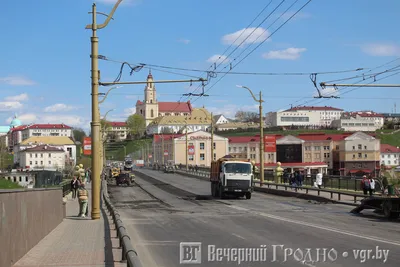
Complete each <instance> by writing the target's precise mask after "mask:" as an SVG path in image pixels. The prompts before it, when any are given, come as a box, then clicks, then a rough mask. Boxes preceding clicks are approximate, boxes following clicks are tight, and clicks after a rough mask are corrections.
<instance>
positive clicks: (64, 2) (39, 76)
mask: <svg viewBox="0 0 400 267" xmlns="http://www.w3.org/2000/svg"><path fill="white" fill-rule="evenodd" d="M114 2H115V0H102V1H100V0H99V1H97V2H96V3H97V9H98V11H99V12H105V13H109V12H110V10H111V9H112V6H113V3H114ZM294 2H295V0H286V1H284V2H283V4H282V5H281V6H280V8H278V9H277V10H276V11H275V12H274V13H273V14H272V15H271V16H270V17H269V18H268V19H266V20H265V22H264V23H263V24H261V25H260V26H259V28H257V27H258V24H259V23H261V21H262V20H264V19H265V18H266V17H267V15H268V14H269V13H271V12H272V11H273V9H274V8H275V7H277V6H278V4H280V3H281V0H273V1H272V2H271V4H270V6H269V7H268V8H267V9H266V10H265V11H264V12H263V13H262V14H261V15H260V16H259V17H258V19H256V20H255V22H254V23H253V25H251V27H250V28H248V29H246V27H247V26H248V25H249V23H250V22H251V21H252V20H253V19H254V18H255V17H256V16H257V15H258V13H259V12H260V11H261V10H262V9H263V8H264V7H265V6H266V4H268V3H269V0H268V1H266V0H250V1H232V0H218V1H216V0H202V1H188V0H171V1H165V0H131V1H129V0H124V1H123V4H121V5H120V7H119V8H118V10H117V11H116V13H115V14H114V18H115V20H112V21H111V22H110V23H109V25H108V26H107V27H106V28H104V29H102V30H99V31H98V36H99V54H101V55H104V56H106V57H108V58H110V59H113V60H115V61H118V62H121V61H127V62H130V63H132V64H135V63H146V64H149V65H151V64H153V65H161V66H168V67H174V68H183V69H198V70H212V68H211V69H209V67H210V65H212V61H213V58H214V59H215V58H218V57H219V56H218V55H222V56H227V55H229V54H231V55H229V57H228V58H227V60H226V61H225V62H223V64H219V63H221V60H219V61H218V62H217V64H216V65H219V66H218V68H217V69H216V70H215V71H217V72H218V71H227V70H229V68H230V63H229V62H233V63H232V66H234V68H233V69H232V70H231V72H251V73H253V72H257V73H291V72H301V73H311V72H327V71H341V70H355V69H357V68H365V70H364V71H358V72H349V73H340V74H324V75H323V74H318V75H317V82H318V83H319V82H323V81H331V80H338V79H342V78H347V77H350V78H351V77H354V76H357V75H362V73H363V72H367V71H369V72H368V73H367V74H369V75H370V74H375V73H378V72H382V71H385V70H387V69H390V68H394V67H396V66H399V65H400V60H398V61H394V62H392V63H390V64H387V65H385V66H383V67H381V68H377V69H373V68H375V67H377V66H380V65H383V64H384V63H387V62H390V61H392V60H395V59H396V58H398V57H400V37H399V35H398V30H397V29H396V28H397V25H399V24H400V17H399V16H398V10H400V1H397V0H386V1H379V0H352V1H348V0H324V1H321V0H313V1H311V2H310V3H309V4H308V5H307V6H306V7H305V8H304V9H303V10H302V11H301V12H300V13H298V14H297V15H296V16H295V17H294V18H293V19H292V20H290V21H289V22H288V23H287V24H286V25H284V26H283V27H282V28H280V29H279V30H277V31H276V33H274V34H273V35H272V36H271V37H270V38H268V36H269V34H270V33H272V32H274V31H275V30H276V29H277V28H278V27H279V26H280V25H281V24H282V23H283V22H284V21H285V20H286V19H287V18H289V17H290V16H291V15H292V14H294V12H295V11H297V10H298V9H299V8H300V7H301V6H302V5H304V4H305V3H306V2H307V0H298V1H297V3H296V4H295V5H294V6H293V7H292V8H291V9H289V11H288V12H287V13H284V11H285V10H286V9H287V8H288V7H289V6H290V5H291V4H292V3H294ZM350 2H351V4H350ZM0 5H1V9H2V16H0V24H1V25H5V27H2V36H3V38H2V45H1V47H2V49H1V50H0V59H1V60H0V98H1V99H0V121H1V122H0V124H4V125H7V124H8V123H9V121H10V118H11V117H12V116H13V114H15V113H17V114H18V116H19V117H20V119H21V120H22V122H23V123H30V122H41V123H57V122H58V123H61V122H63V123H66V124H69V125H71V126H79V127H83V128H85V129H88V128H89V123H90V120H91V115H90V112H91V108H90V105H91V98H90V58H89V55H90V35H91V32H90V31H89V30H85V26H86V24H89V23H90V22H91V16H90V15H89V14H88V11H90V10H91V5H92V1H91V0H57V1H55V0H38V1H32V0H19V1H11V0H7V1H2V3H1V4H0ZM21 7H24V8H21ZM281 15H282V16H281ZM276 19H278V20H277V21H276V22H275V24H273V25H272V26H270V25H271V24H272V23H273V22H274V20H276ZM103 20H104V17H103V16H100V15H99V16H98V21H99V22H102V21H103ZM269 26H270V28H269V29H268V31H265V29H267V28H268V27H269ZM242 31H243V33H242ZM240 33H242V35H241V36H240V37H239V38H238V36H239V35H240ZM250 33H252V34H251V35H250ZM248 36H249V37H248ZM246 37H248V38H247V40H245V38H246ZM237 38H238V39H237ZM257 38H258V39H257ZM236 39H237V41H236V43H233V41H235V40H236ZM264 40H266V41H265V42H264V43H263V44H262V45H261V46H260V47H258V48H257V49H256V50H255V51H254V52H252V53H251V54H249V56H248V57H247V58H246V59H244V60H243V61H242V62H241V63H240V64H237V65H236V63H237V62H239V61H240V60H241V59H242V58H243V57H244V56H245V55H247V54H248V53H249V52H250V51H251V50H253V48H254V47H256V46H257V45H258V44H260V41H264ZM241 41H243V43H242V45H240V46H239V47H238V45H239V44H240V43H241ZM232 43H233V45H232V46H230V45H231V44H232ZM227 48H229V50H228V51H227V52H226V53H225V54H223V52H224V51H225V50H226V49H227ZM234 49H236V50H235V51H234V52H232V51H233V50H234ZM231 52H232V53H231ZM215 55H217V56H215ZM149 65H146V67H149ZM99 67H100V70H101V79H102V81H113V80H114V79H115V78H116V77H117V75H118V73H119V69H120V63H116V62H111V61H100V62H99ZM368 68H369V69H368ZM160 70H163V71H160ZM166 70H167V71H172V72H178V73H182V74H185V75H191V76H195V77H206V75H205V72H191V71H182V70H172V69H164V68H160V67H154V66H153V68H152V73H153V76H154V78H155V79H156V80H166V79H190V78H188V77H187V76H182V75H176V74H171V73H167V72H165V71H166ZM148 71H149V69H148V68H143V69H142V70H141V71H139V72H135V73H134V74H133V75H132V76H130V75H129V70H128V69H125V71H124V72H123V76H122V79H121V81H143V80H145V79H146V77H147V74H148ZM399 71H400V70H399ZM396 73H397V72H394V71H392V72H385V73H383V74H380V75H377V76H376V79H381V78H384V77H386V76H389V75H391V74H396ZM222 76H224V74H221V73H217V77H215V78H212V79H211V80H210V81H209V84H208V85H207V86H206V87H205V90H208V91H207V94H209V95H210V96H208V97H202V98H198V97H192V98H191V99H190V100H191V101H192V102H193V103H194V104H193V105H194V106H203V105H204V106H205V107H206V108H208V109H209V110H210V111H212V112H214V113H224V114H226V115H228V116H233V114H234V113H235V112H236V111H237V110H239V109H243V110H249V111H256V110H257V108H256V105H255V102H254V100H252V98H251V96H250V95H249V93H248V92H247V91H245V90H244V89H240V88H237V87H236V85H237V84H242V85H245V86H248V87H250V88H251V89H253V90H254V92H256V93H258V92H259V91H260V90H261V91H262V93H263V97H264V99H265V101H266V102H265V104H264V110H265V112H269V111H278V110H281V109H284V108H288V107H290V105H291V104H293V105H294V106H295V105H304V104H306V105H329V106H334V107H339V108H343V109H345V110H351V111H355V110H366V109H368V110H374V111H377V112H392V111H393V107H394V104H395V103H396V102H397V106H398V108H397V110H400V101H399V99H400V91H399V90H398V89H397V88H359V89H355V90H353V91H349V89H350V88H341V87H339V88H338V89H339V91H333V90H332V89H331V88H329V89H325V90H326V91H323V93H324V94H325V95H332V94H336V95H339V96H341V98H340V99H314V98H313V95H314V94H315V93H316V89H315V87H314V86H313V84H312V83H311V81H310V78H309V75H299V76H292V75H272V76H271V75H250V74H247V75H237V74H227V75H225V76H224V77H223V78H222V79H221V80H220V81H219V82H217V81H218V80H219V79H220V78H221V77H222ZM366 77H370V79H369V80H366V81H365V83H368V82H372V81H373V78H371V77H372V76H366ZM399 77H400V75H399V74H397V75H394V76H392V77H389V78H386V79H383V80H382V81H377V83H400V79H399ZM216 82H217V83H216ZM340 82H341V83H349V84H354V83H356V82H360V78H353V79H349V80H344V81H340ZM338 83H339V82H338ZM214 84H215V85H214ZM197 85H198V84H193V85H192V87H190V86H189V84H178V83H177V84H158V85H157V93H158V100H159V101H178V100H181V101H186V100H188V98H187V97H182V96H181V94H183V93H188V92H192V91H193V90H194V89H195V88H196V87H197ZM143 88H144V86H143V85H124V86H123V87H121V88H119V89H117V90H114V91H112V93H111V94H110V96H109V97H108V98H107V100H106V101H105V102H104V103H103V104H102V105H101V112H102V114H104V113H105V112H107V111H108V110H110V109H115V110H114V111H113V112H110V113H109V115H108V117H107V118H108V119H110V120H125V119H126V117H127V116H128V115H129V114H132V111H134V109H133V107H134V105H135V103H136V101H137V100H138V99H141V100H142V99H143ZM107 89H108V88H104V87H102V88H100V91H101V92H104V91H106V90H107ZM342 94H343V95H342ZM357 98H360V99H357Z"/></svg>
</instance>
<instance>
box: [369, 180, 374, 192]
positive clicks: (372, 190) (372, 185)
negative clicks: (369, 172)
mask: <svg viewBox="0 0 400 267" xmlns="http://www.w3.org/2000/svg"><path fill="white" fill-rule="evenodd" d="M369 185H370V186H369V187H370V188H369V195H370V196H372V195H373V194H374V193H375V180H374V178H372V177H371V178H369Z"/></svg>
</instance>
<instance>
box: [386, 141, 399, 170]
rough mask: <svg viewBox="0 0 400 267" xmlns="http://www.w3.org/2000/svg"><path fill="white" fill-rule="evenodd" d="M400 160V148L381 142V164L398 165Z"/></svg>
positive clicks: (387, 165)
mask: <svg viewBox="0 0 400 267" xmlns="http://www.w3.org/2000/svg"><path fill="white" fill-rule="evenodd" d="M399 160H400V148H399V147H395V146H391V145H387V144H381V165H384V166H385V167H397V166H399Z"/></svg>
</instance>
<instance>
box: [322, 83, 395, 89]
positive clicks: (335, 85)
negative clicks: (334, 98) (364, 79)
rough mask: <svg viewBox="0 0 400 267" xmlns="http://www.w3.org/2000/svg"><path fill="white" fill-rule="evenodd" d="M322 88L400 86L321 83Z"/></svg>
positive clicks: (388, 85)
mask: <svg viewBox="0 0 400 267" xmlns="http://www.w3.org/2000/svg"><path fill="white" fill-rule="evenodd" d="M320 86H321V87H322V88H324V87H327V86H330V87H332V86H333V87H400V84H372V83H371V84H368V83H367V84H326V83H320Z"/></svg>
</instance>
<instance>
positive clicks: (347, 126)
mask: <svg viewBox="0 0 400 267" xmlns="http://www.w3.org/2000/svg"><path fill="white" fill-rule="evenodd" d="M383 124H384V116H383V115H382V114H378V113H375V112H372V111H360V112H345V113H343V114H342V117H341V118H340V119H337V120H334V121H332V127H334V128H337V129H341V130H345V131H354V132H373V131H376V130H378V129H381V128H382V127H383Z"/></svg>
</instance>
